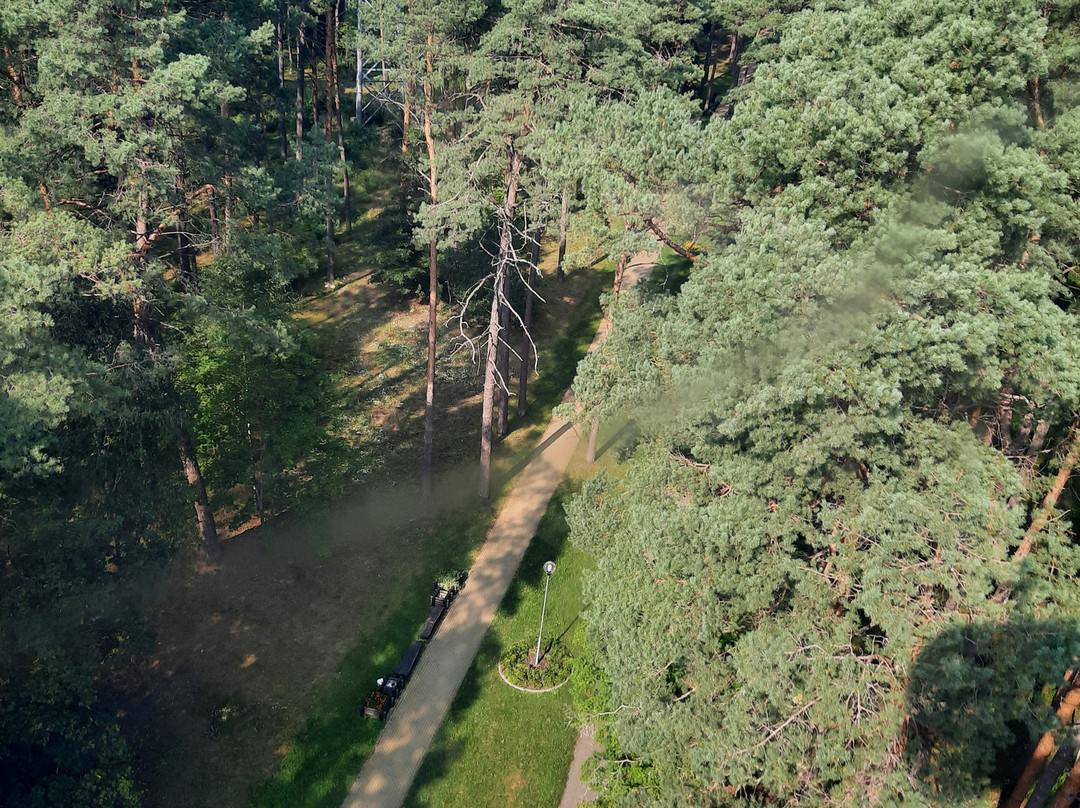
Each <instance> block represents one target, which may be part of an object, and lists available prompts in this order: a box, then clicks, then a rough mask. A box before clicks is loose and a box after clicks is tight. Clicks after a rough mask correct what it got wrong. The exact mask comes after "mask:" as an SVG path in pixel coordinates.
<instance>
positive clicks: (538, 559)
mask: <svg viewBox="0 0 1080 808" xmlns="http://www.w3.org/2000/svg"><path fill="white" fill-rule="evenodd" d="M572 493H573V491H572V490H571V487H570V484H569V483H568V482H565V481H564V482H563V483H562V484H560V485H559V487H558V488H557V489H555V493H554V494H552V495H551V501H550V502H549V503H548V507H547V511H545V513H544V516H543V517H542V518H541V519H540V524H539V525H538V526H537V528H536V534H535V535H534V536H533V538H532V541H531V542H529V547H528V549H527V550H526V551H525V555H524V556H523V557H522V559H521V565H520V566H519V567H518V571H517V574H516V575H515V576H514V580H513V581H512V582H511V583H510V588H509V589H507V590H506V594H505V595H504V596H503V599H502V603H501V604H500V606H499V611H500V612H502V613H503V614H504V615H507V616H510V617H513V616H514V615H516V614H517V613H518V611H519V610H520V609H521V606H522V604H523V603H524V602H525V601H527V600H529V598H528V597H526V595H525V589H526V588H527V589H531V590H537V589H540V590H542V589H543V586H544V574H545V573H544V562H546V561H552V560H554V559H556V558H558V556H559V555H560V554H561V553H562V550H563V547H565V546H566V541H567V538H568V537H569V535H570V526H569V525H568V524H567V521H566V509H565V507H564V506H563V503H564V502H565V501H566V499H567V498H568V497H569V496H571V495H572ZM558 574H559V573H558V570H557V569H556V572H555V575H558Z"/></svg>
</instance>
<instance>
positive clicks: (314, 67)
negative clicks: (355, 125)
mask: <svg viewBox="0 0 1080 808" xmlns="http://www.w3.org/2000/svg"><path fill="white" fill-rule="evenodd" d="M308 56H309V57H310V58H311V128H312V129H318V128H319V20H318V17H316V18H315V25H314V27H313V28H312V31H311V47H310V48H308Z"/></svg>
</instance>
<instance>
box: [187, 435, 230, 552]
mask: <svg viewBox="0 0 1080 808" xmlns="http://www.w3.org/2000/svg"><path fill="white" fill-rule="evenodd" d="M176 433H177V439H178V443H179V446H180V460H181V462H183V464H184V475H185V476H186V477H187V481H188V485H190V486H191V487H192V488H193V489H194V490H195V518H196V519H197V520H198V522H199V537H200V538H201V539H202V544H203V550H204V551H205V552H206V555H207V557H209V558H211V559H213V558H217V557H218V556H219V555H221V545H220V544H219V543H218V534H217V525H216V524H215V523H214V514H213V511H211V510H210V501H209V499H208V498H207V496H206V483H205V481H204V480H203V476H202V469H200V468H199V459H198V458H197V457H196V456H195V448H194V446H193V445H192V443H191V433H189V432H188V430H187V427H186V426H184V424H182V423H181V424H180V426H179V427H178V428H177V430H176Z"/></svg>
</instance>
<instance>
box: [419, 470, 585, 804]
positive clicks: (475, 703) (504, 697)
mask: <svg viewBox="0 0 1080 808" xmlns="http://www.w3.org/2000/svg"><path fill="white" fill-rule="evenodd" d="M570 492H571V488H570V484H569V483H564V484H563V485H562V486H560V488H559V489H558V490H557V491H556V492H555V495H554V496H553V497H552V499H551V503H550V505H549V506H548V510H547V513H546V514H545V515H544V518H543V520H542V521H541V522H540V526H539V528H538V530H537V533H536V536H535V537H534V538H533V541H532V543H531V544H530V545H529V549H528V551H527V552H526V554H525V558H524V560H523V561H522V564H521V568H520V569H519V571H518V574H517V577H516V578H515V579H514V582H513V584H511V587H510V589H509V591H508V592H507V594H506V597H505V599H504V600H503V604H502V607H501V609H500V610H499V613H498V615H497V616H496V617H495V621H494V623H493V624H492V627H491V630H490V631H488V633H487V636H485V638H484V641H483V643H482V644H481V646H480V651H479V652H478V653H477V655H476V658H475V659H474V660H473V664H472V667H471V668H470V670H469V672H468V674H467V675H466V677H465V681H464V683H463V684H462V687H461V689H460V690H459V691H458V695H457V697H456V698H455V700H454V703H453V705H452V706H451V710H450V714H449V715H448V716H447V719H446V721H445V722H444V723H443V725H442V727H441V728H440V730H439V732H438V734H437V735H436V737H435V742H434V743H433V745H432V747H431V749H430V751H429V752H428V754H427V757H425V759H424V763H423V765H422V767H421V769H420V772H419V774H418V775H417V779H416V781H415V783H414V784H413V789H412V791H411V793H410V795H409V798H408V799H407V800H406V803H405V804H406V806H409V808H419V807H420V806H442V805H462V806H465V805H467V806H469V808H486V806H507V805H513V806H520V807H521V808H529V806H536V808H541V807H542V808H550V807H551V806H553V805H557V804H558V802H559V798H560V797H561V796H562V792H563V788H564V786H565V785H566V772H567V769H568V767H569V765H570V758H571V756H572V754H573V749H574V740H575V738H576V737H577V729H576V727H574V726H572V724H571V721H570V715H571V697H570V688H569V686H566V687H563V688H560V689H559V690H556V691H553V692H551V693H522V692H520V691H518V690H514V689H513V688H511V687H509V686H507V685H506V684H505V683H504V682H503V681H502V680H501V679H500V677H499V674H498V670H497V667H496V665H497V663H498V660H499V657H500V655H501V653H502V650H503V649H504V648H506V647H508V646H510V645H512V644H514V643H515V642H518V641H520V640H530V641H535V640H536V636H537V630H538V629H539V624H540V608H541V602H542V600H543V596H544V577H545V576H544V572H543V564H544V562H545V561H549V560H550V561H554V562H555V563H556V565H557V568H556V570H555V573H554V575H552V576H551V591H550V594H549V596H548V604H547V614H546V616H545V619H544V639H545V644H546V641H547V640H548V639H549V638H552V637H561V638H562V641H563V643H565V644H566V645H567V646H568V647H569V648H570V649H571V650H572V651H573V652H574V653H575V654H576V653H577V652H579V651H580V650H581V648H582V645H581V634H582V632H581V623H580V622H579V620H578V613H579V612H580V611H581V573H582V570H583V567H584V565H585V564H586V563H587V561H588V559H587V556H585V555H584V554H582V553H580V552H579V551H578V550H576V549H574V548H573V547H571V546H570V545H569V543H568V542H567V540H566V539H567V534H568V528H567V525H566V519H565V516H564V512H563V502H564V501H565V499H566V498H567V497H568V496H570Z"/></svg>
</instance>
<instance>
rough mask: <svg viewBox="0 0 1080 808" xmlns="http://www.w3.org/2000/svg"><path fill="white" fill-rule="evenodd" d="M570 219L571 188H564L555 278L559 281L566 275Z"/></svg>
mask: <svg viewBox="0 0 1080 808" xmlns="http://www.w3.org/2000/svg"><path fill="white" fill-rule="evenodd" d="M569 219H570V189H569V188H565V187H564V188H563V189H562V208H561V209H560V211H559V257H558V258H557V259H556V261H555V278H556V279H557V280H559V281H561V280H563V279H564V278H565V277H566V272H565V270H564V269H563V260H564V259H565V258H566V226H567V223H568V222H569Z"/></svg>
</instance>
